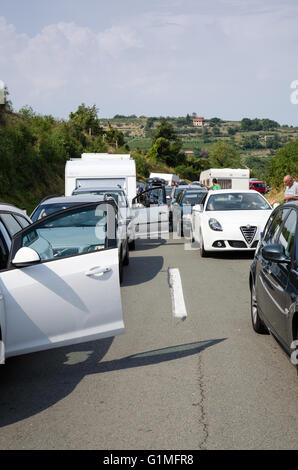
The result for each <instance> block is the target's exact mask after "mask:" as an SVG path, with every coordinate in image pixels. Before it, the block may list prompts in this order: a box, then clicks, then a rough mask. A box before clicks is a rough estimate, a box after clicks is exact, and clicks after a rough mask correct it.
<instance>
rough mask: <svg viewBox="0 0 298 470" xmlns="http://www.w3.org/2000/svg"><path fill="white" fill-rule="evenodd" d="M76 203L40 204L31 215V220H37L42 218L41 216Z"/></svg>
mask: <svg viewBox="0 0 298 470" xmlns="http://www.w3.org/2000/svg"><path fill="white" fill-rule="evenodd" d="M77 204H78V203H77V202H68V203H61V202H59V203H56V204H41V205H40V206H39V207H38V208H37V209H36V211H35V212H34V214H33V215H32V217H31V218H32V221H33V222H36V221H37V220H39V219H42V218H43V217H46V216H48V215H51V214H54V213H55V212H59V211H62V210H64V209H68V208H69V207H74V206H75V205H77Z"/></svg>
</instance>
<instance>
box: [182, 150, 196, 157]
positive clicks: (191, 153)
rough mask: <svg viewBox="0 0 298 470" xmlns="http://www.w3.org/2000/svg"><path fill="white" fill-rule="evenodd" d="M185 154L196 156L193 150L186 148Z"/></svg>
mask: <svg viewBox="0 0 298 470" xmlns="http://www.w3.org/2000/svg"><path fill="white" fill-rule="evenodd" d="M184 155H185V156H186V157H194V156H195V154H194V152H193V151H192V150H186V151H185V152H184Z"/></svg>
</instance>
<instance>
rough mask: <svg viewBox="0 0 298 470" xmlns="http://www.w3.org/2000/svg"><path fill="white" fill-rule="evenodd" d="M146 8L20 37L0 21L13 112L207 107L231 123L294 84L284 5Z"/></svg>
mask: <svg viewBox="0 0 298 470" xmlns="http://www.w3.org/2000/svg"><path fill="white" fill-rule="evenodd" d="M154 5H155V9H154V10H152V11H150V6H149V5H147V8H146V11H145V10H144V11H143V13H140V8H139V10H138V13H135V16H134V13H133V12H129V14H128V13H127V14H126V15H125V14H123V15H122V16H121V15H119V16H118V19H117V20H114V21H113V18H112V17H111V18H108V20H109V21H107V22H106V24H109V26H108V27H106V28H103V27H102V26H101V27H98V29H95V28H94V27H93V28H91V27H88V26H81V25H79V24H77V23H74V22H65V21H60V22H57V23H56V24H50V25H47V26H45V27H43V28H41V30H40V31H39V33H38V34H34V35H32V36H30V37H29V35H27V34H19V33H18V32H17V31H16V30H15V27H14V26H13V25H11V24H8V23H7V22H6V20H5V19H4V18H3V17H2V18H1V17H0V79H2V80H3V81H4V82H5V83H7V85H8V88H9V90H10V92H11V98H12V101H13V103H14V105H15V106H16V107H20V106H23V105H24V104H31V105H32V106H33V107H34V108H37V109H38V110H39V111H40V112H44V113H48V112H51V113H53V114H55V115H64V116H65V115H67V114H68V112H69V111H70V110H72V109H73V108H74V107H76V106H77V105H78V104H79V103H80V102H82V101H86V102H88V100H89V102H90V103H91V104H93V103H96V104H97V105H98V106H99V107H100V108H103V109H104V112H105V113H106V114H110V115H111V114H113V113H114V114H116V113H121V114H132V113H138V110H139V109H140V110H141V112H142V113H145V114H148V115H149V114H155V113H156V114H170V113H171V112H172V113H173V114H182V113H183V112H184V111H185V112H188V111H190V112H192V111H194V110H195V108H196V107H197V108H200V109H202V108H203V109H205V110H207V112H208V107H210V114H212V115H213V114H220V113H221V114H222V115H224V114H225V112H226V113H227V114H229V116H231V117H232V116H233V114H235V115H236V114H238V115H239V113H241V109H243V111H242V113H243V114H245V113H246V110H248V109H252V107H253V106H255V109H256V114H257V113H258V109H259V110H260V111H259V112H260V113H262V114H263V115H266V114H267V108H266V107H267V106H268V102H270V97H272V96H273V97H274V96H277V94H278V93H279V95H282V93H285V94H287V93H288V90H286V89H283V88H281V87H282V86H283V87H287V84H288V82H289V83H290V82H291V81H292V80H295V79H296V78H298V63H297V53H296V44H297V39H298V30H297V27H296V24H297V17H298V7H296V6H293V4H290V3H289V2H287V1H284V2H281V1H279V0H267V1H266V0H264V1H263V2H262V3H260V2H258V1H257V0H250V1H249V2H246V1H243V0H214V1H213V2H208V3H206V2H203V1H195V2H192V1H191V0H189V1H186V2H185V4H183V7H182V6H181V4H180V2H172V1H171V2H164V3H163V7H162V6H160V7H159V6H158V3H157V2H154ZM172 5H173V7H172ZM153 8H154V7H153V6H152V9H153ZM84 24H88V22H85V23H84ZM101 24H102V23H101ZM282 82H283V83H282ZM243 90H245V93H244V92H243ZM252 97H253V98H254V99H255V103H253V102H252ZM287 103H288V100H287ZM212 106H213V108H212ZM216 106H217V108H216ZM262 106H263V109H262ZM276 106H277V104H276ZM279 106H280V104H279ZM272 107H274V100H273V101H272ZM211 108H212V109H211ZM200 109H198V112H200ZM216 109H217V111H216ZM272 109H273V108H272ZM276 109H277V108H276ZM225 110H226V111H225ZM204 112H206V111H204ZM268 112H269V111H268ZM270 112H272V110H271V111H270ZM285 112H286V111H285Z"/></svg>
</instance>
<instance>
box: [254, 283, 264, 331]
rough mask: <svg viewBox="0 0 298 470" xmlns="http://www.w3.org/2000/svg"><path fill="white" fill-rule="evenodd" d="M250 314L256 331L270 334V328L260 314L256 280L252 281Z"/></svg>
mask: <svg viewBox="0 0 298 470" xmlns="http://www.w3.org/2000/svg"><path fill="white" fill-rule="evenodd" d="M250 314H251V322H252V327H253V329H254V331H255V332H256V333H259V334H266V333H267V334H268V330H267V328H266V326H265V325H264V323H263V322H262V320H261V318H260V316H259V312H258V301H257V296H256V289H255V284H254V282H252V285H251V289H250Z"/></svg>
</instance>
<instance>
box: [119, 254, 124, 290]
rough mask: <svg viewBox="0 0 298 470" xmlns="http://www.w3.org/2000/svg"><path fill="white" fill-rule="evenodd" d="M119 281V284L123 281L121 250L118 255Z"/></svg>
mask: <svg viewBox="0 0 298 470" xmlns="http://www.w3.org/2000/svg"><path fill="white" fill-rule="evenodd" d="M119 281H120V284H121V283H122V281H123V261H122V250H121V253H120V258H119Z"/></svg>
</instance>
